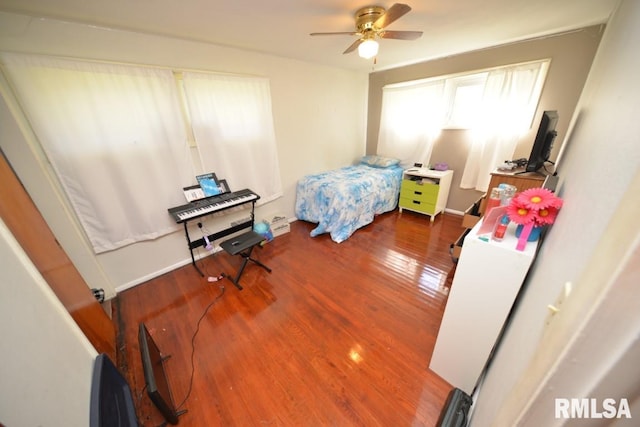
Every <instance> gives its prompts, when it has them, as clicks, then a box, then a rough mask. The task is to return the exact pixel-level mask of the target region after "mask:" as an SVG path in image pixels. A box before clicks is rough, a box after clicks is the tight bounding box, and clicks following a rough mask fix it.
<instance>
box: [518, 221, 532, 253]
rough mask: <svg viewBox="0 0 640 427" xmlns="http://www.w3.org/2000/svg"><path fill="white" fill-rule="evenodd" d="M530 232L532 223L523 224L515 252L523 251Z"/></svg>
mask: <svg viewBox="0 0 640 427" xmlns="http://www.w3.org/2000/svg"><path fill="white" fill-rule="evenodd" d="M531 230H533V222H530V223H529V224H525V225H524V227H522V232H521V233H520V237H519V238H518V244H517V245H516V250H519V251H524V248H526V247H527V239H528V238H529V234H531Z"/></svg>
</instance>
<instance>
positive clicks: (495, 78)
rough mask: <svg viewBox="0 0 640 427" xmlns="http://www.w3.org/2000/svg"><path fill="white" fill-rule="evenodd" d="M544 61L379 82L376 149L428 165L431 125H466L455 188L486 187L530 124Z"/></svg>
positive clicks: (432, 140)
mask: <svg viewBox="0 0 640 427" xmlns="http://www.w3.org/2000/svg"><path fill="white" fill-rule="evenodd" d="M549 63H550V61H549V60H542V61H533V62H529V63H523V64H514V65H509V66H505V67H497V68H494V69H490V70H482V71H476V72H470V73H465V74H457V75H450V76H441V77H434V78H429V79H423V80H417V81H412V82H403V83H397V84H392V85H387V86H385V87H384V88H383V89H382V112H381V117H380V130H379V135H378V154H381V155H387V156H394V157H398V158H400V159H401V160H402V161H403V163H405V164H411V163H413V162H421V163H423V164H429V162H430V157H431V151H432V148H433V144H434V143H435V140H436V139H437V138H436V137H437V135H438V132H436V129H437V130H438V131H439V130H442V129H468V130H470V131H472V132H473V144H472V145H473V146H472V147H471V149H470V152H469V157H468V158H467V163H466V166H465V170H464V173H463V177H462V183H461V187H463V188H476V189H478V190H480V191H484V190H486V186H487V185H488V178H489V173H490V172H491V171H492V170H493V169H494V168H495V167H496V166H498V164H500V163H502V162H503V161H504V159H507V158H510V157H511V156H512V155H513V151H514V150H515V146H516V144H517V141H518V138H519V137H520V136H521V135H522V134H523V133H524V132H525V131H526V130H527V129H528V128H529V127H530V126H531V124H532V121H533V116H534V113H535V109H536V106H537V104H538V100H539V98H540V94H541V92H542V86H543V83H544V80H545V78H546V73H547V69H548V67H549ZM427 89H428V90H427ZM408 130H411V134H410V135H409V136H407V133H408Z"/></svg>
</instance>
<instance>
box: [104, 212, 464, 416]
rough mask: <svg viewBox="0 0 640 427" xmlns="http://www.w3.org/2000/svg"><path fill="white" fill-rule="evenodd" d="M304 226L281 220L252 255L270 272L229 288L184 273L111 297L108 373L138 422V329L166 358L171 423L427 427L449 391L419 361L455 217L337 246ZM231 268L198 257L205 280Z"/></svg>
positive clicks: (446, 274)
mask: <svg viewBox="0 0 640 427" xmlns="http://www.w3.org/2000/svg"><path fill="white" fill-rule="evenodd" d="M313 228H314V225H313V224H309V223H306V222H302V221H297V222H294V223H292V224H291V232H290V233H288V234H285V235H283V236H280V237H277V238H276V239H275V240H274V241H272V242H270V243H268V244H266V245H265V246H264V248H262V249H261V250H258V249H256V250H255V251H254V254H255V255H256V258H258V259H260V260H261V261H262V262H264V263H265V264H266V265H268V266H269V267H271V268H272V269H273V272H272V273H271V274H270V273H267V272H266V271H264V270H263V269H261V268H259V267H258V266H256V265H255V264H249V265H248V267H247V269H246V271H245V273H244V275H243V276H242V278H241V284H242V285H243V286H244V290H242V291H240V290H238V289H237V288H236V287H235V286H233V284H232V283H231V282H230V281H229V280H227V279H225V280H222V281H220V282H214V283H210V282H207V280H206V278H202V277H200V275H199V274H198V273H197V272H196V270H195V269H194V268H193V267H192V266H191V265H187V266H185V267H182V268H179V269H177V270H175V271H173V272H171V273H168V274H165V275H163V276H161V277H158V278H156V279H153V280H151V281H149V282H147V283H145V284H142V285H139V286H137V287H135V288H132V289H129V290H127V291H125V292H122V293H121V294H120V295H119V296H118V298H117V300H116V302H115V304H114V307H115V308H114V311H115V313H114V319H115V321H116V322H117V329H118V333H119V360H118V364H119V366H120V368H121V370H122V371H123V373H124V375H125V377H126V378H127V380H128V381H129V384H130V385H131V388H132V391H133V394H134V399H135V401H136V410H137V414H138V418H139V422H140V424H141V425H142V426H157V425H159V424H161V423H162V421H163V418H162V416H161V414H160V413H159V412H158V410H157V409H156V408H155V407H154V406H153V405H152V403H151V401H150V399H149V397H148V396H147V394H146V390H145V384H144V376H143V373H142V364H141V361H140V353H139V346H138V343H137V333H138V324H139V322H145V324H146V325H147V327H148V328H149V330H150V332H151V335H152V336H153V338H154V340H155V341H156V343H157V344H158V346H159V347H160V349H161V351H162V352H163V353H164V354H165V355H170V356H171V357H170V358H169V359H168V360H167V361H166V363H165V368H166V371H167V374H168V377H169V382H170V386H171V388H172V392H173V399H174V401H175V404H176V406H178V405H179V406H180V409H186V410H187V412H186V413H185V414H184V415H181V416H180V418H179V425H181V426H198V427H201V426H433V425H435V423H436V421H437V419H438V416H439V414H440V410H441V408H442V406H443V404H444V402H445V400H446V397H447V395H448V393H449V391H450V389H451V386H450V385H449V384H447V383H446V382H445V381H444V380H442V379H440V378H439V377H438V376H437V375H436V374H434V373H433V372H431V371H430V370H429V369H428V366H429V360H430V358H431V353H432V351H433V347H434V343H435V340H436V336H437V333H438V327H439V325H440V320H441V318H442V314H443V310H444V306H445V303H446V299H447V294H448V286H449V284H450V276H451V274H450V273H452V269H453V268H454V264H453V262H452V260H451V256H450V255H449V245H450V244H451V242H453V241H455V240H456V238H457V237H458V236H459V235H460V233H461V232H462V230H463V229H462V227H461V218H460V217H459V216H455V215H449V214H445V215H439V216H438V217H437V218H436V220H435V222H434V223H430V222H429V219H428V217H426V216H422V215H418V214H415V213H412V212H407V211H405V212H403V213H402V214H400V213H398V211H397V210H396V211H394V212H391V213H387V214H384V215H380V216H378V217H377V218H376V220H375V222H374V223H373V224H370V225H368V226H367V227H365V228H362V229H360V230H358V231H357V232H356V233H355V234H354V235H353V236H352V237H351V238H349V239H348V240H347V241H345V242H343V243H340V244H337V243H334V242H333V241H331V240H330V238H329V236H328V235H322V236H318V237H315V238H311V237H309V232H310V231H311V230H312V229H313ZM186 250H187V249H186V248H185V251H186ZM239 264H240V258H239V257H230V256H229V255H227V254H226V253H224V252H219V253H217V254H216V255H213V256H209V257H206V258H204V259H202V260H201V261H199V262H198V265H200V266H201V268H202V269H203V270H204V271H205V274H208V275H212V276H217V275H219V274H220V273H221V272H227V273H229V274H233V273H235V271H236V269H237V267H238V265H239ZM201 318H202V321H201V322H200V323H199V319H201ZM198 326H199V327H198ZM196 332H197V334H196V335H195V337H194V334H195V333H196ZM192 345H193V346H194V347H192ZM192 364H193V371H192ZM185 399H186V401H185Z"/></svg>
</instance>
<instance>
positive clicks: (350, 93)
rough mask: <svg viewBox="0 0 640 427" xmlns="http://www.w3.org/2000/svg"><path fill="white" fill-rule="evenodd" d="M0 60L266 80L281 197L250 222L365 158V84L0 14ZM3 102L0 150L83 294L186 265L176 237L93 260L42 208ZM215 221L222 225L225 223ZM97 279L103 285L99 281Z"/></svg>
mask: <svg viewBox="0 0 640 427" xmlns="http://www.w3.org/2000/svg"><path fill="white" fill-rule="evenodd" d="M0 50H4V51H13V52H29V53H39V54H50V55H59V56H69V57H76V58H87V59H98V60H107V61H117V62H126V63H137V64H148V65H157V66H162V67H171V68H180V69H195V70H211V71H220V72H229V73H238V74H251V75H260V76H265V77H268V78H269V79H270V82H271V96H272V104H273V114H274V125H275V131H276V139H277V144H278V153H279V162H280V168H281V179H282V183H283V191H284V196H283V197H282V198H281V199H278V200H276V201H274V202H271V203H269V204H266V205H264V206H261V207H259V208H258V209H257V217H258V219H261V218H268V217H270V215H272V214H275V213H284V214H285V215H287V216H288V217H290V218H292V217H293V215H294V212H293V211H294V202H295V185H296V182H297V180H298V179H299V178H301V177H302V176H303V175H306V174H310V173H314V172H319V171H322V170H327V169H333V168H336V167H341V166H345V165H348V164H351V163H352V162H353V161H354V160H356V159H357V158H358V157H359V156H361V155H363V154H364V152H365V127H366V103H367V84H368V82H367V74H365V73H355V72H352V71H345V70H340V69H336V68H329V67H323V66H318V65H314V64H310V63H305V62H301V61H295V60H290V59H286V58H280V57H274V56H269V55H263V54H260V53H256V52H248V51H242V50H238V49H231V48H227V47H222V46H216V45H211V44H206V43H200V42H195V41H188V40H179V39H171V38H166V37H160V36H153V35H144V34H138V33H131V32H125V31H114V30H109V29H104V28H97V27H94V26H85V25H80V24H73V23H65V22H60V21H55V20H49V19H31V18H29V17H24V16H21V15H15V14H9V13H0ZM4 92H5V93H6V92H7V91H6V87H5V91H4ZM5 98H7V96H6V95H5ZM7 102H8V103H10V105H9V107H10V111H12V112H13V113H14V114H13V115H11V116H7V114H0V125H2V126H3V127H4V126H13V127H19V128H20V129H21V131H22V134H23V135H22V136H19V137H16V136H15V135H14V136H13V137H12V139H11V140H2V141H0V144H2V148H3V150H4V151H5V153H6V154H7V157H8V158H9V161H10V162H11V164H12V166H13V167H14V168H15V169H16V170H17V173H18V175H19V177H20V178H21V179H22V180H23V183H24V185H25V187H26V188H27V190H28V191H29V193H30V195H31V197H32V198H33V199H34V201H35V203H36V205H37V206H38V207H39V209H40V210H41V211H42V213H43V215H44V217H45V219H46V220H47V222H48V223H49V224H50V226H51V227H52V230H53V232H54V234H56V236H58V238H59V240H60V241H61V243H62V245H63V247H64V248H65V250H66V251H67V252H68V254H69V256H70V258H71V259H72V260H73V262H74V264H76V266H77V267H78V268H79V270H80V272H81V274H82V275H83V277H85V280H87V282H88V284H89V286H90V287H96V286H95V285H96V283H98V284H99V285H101V286H97V287H104V288H105V289H106V291H107V295H108V296H112V295H113V294H114V293H115V290H116V288H120V289H122V288H126V287H128V286H130V285H133V284H137V283H140V282H141V281H144V280H147V279H149V278H151V277H153V276H155V275H157V274H159V273H162V272H164V271H168V270H171V269H173V268H175V267H176V266H178V265H181V264H184V263H186V262H187V261H190V259H189V252H188V249H187V247H186V243H185V239H184V234H183V233H182V231H180V230H181V229H179V230H178V231H177V232H176V233H173V234H171V235H168V236H165V237H162V238H160V239H157V240H155V241H148V242H144V243H139V244H134V245H130V246H128V247H126V248H122V249H119V250H116V251H113V252H109V253H106V254H101V255H99V256H97V257H95V256H94V255H93V253H92V252H91V250H90V249H88V246H87V244H86V242H84V241H83V240H84V237H83V236H82V232H80V233H79V232H78V229H77V226H76V224H75V221H74V220H73V217H69V216H68V215H67V213H66V212H65V211H64V209H65V208H66V206H67V205H66V204H64V203H62V204H61V203H60V202H57V203H54V202H52V198H55V194H54V193H53V192H52V187H51V186H45V187H44V188H43V186H42V184H41V183H42V180H40V179H37V176H38V175H40V174H41V171H42V170H43V169H44V168H46V167H47V166H46V163H43V162H42V161H38V157H39V156H38V149H37V147H36V148H35V149H33V148H26V141H25V138H26V139H27V140H28V139H30V138H29V135H28V129H27V128H26V126H25V123H23V121H22V119H21V117H19V116H16V114H15V113H16V111H17V109H16V108H15V105H14V104H11V100H7ZM0 113H2V111H0ZM16 120H17V122H16ZM24 135H26V136H24ZM237 167H238V168H242V167H243V165H241V164H240V165H237ZM32 171H36V172H35V173H31V172H32ZM205 172H208V171H205ZM229 184H230V186H231V187H232V190H234V189H238V188H233V182H230V183H229ZM175 190H176V189H170V191H175ZM167 208H169V206H167ZM224 221H225V224H226V223H227V221H228V219H225V220H224ZM61 223H63V224H61ZM208 228H209V229H210V230H211V229H212V228H213V229H215V226H208ZM78 234H79V235H80V236H81V237H78ZM80 246H81V247H80ZM96 261H97V262H96ZM102 271H104V274H103V273H102ZM101 275H102V276H104V277H106V279H105V280H104V281H101V279H100V277H101Z"/></svg>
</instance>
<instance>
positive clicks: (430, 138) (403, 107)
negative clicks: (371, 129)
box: [377, 79, 446, 164]
mask: <svg viewBox="0 0 640 427" xmlns="http://www.w3.org/2000/svg"><path fill="white" fill-rule="evenodd" d="M444 82H445V80H444V79H441V80H437V81H426V82H424V81H423V82H411V83H409V84H397V85H389V86H385V87H384V88H382V112H381V116H380V130H379V133H378V150H377V154H379V155H382V156H387V157H394V158H398V159H400V160H401V162H402V163H405V164H407V163H409V164H411V163H414V162H422V163H424V164H428V163H429V159H430V158H431V151H432V149H433V143H434V141H435V139H436V138H437V137H438V135H439V134H440V131H441V129H442V124H443V120H444V116H445V114H444V113H445V111H446V108H444V105H443V103H444V96H443V94H444Z"/></svg>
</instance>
